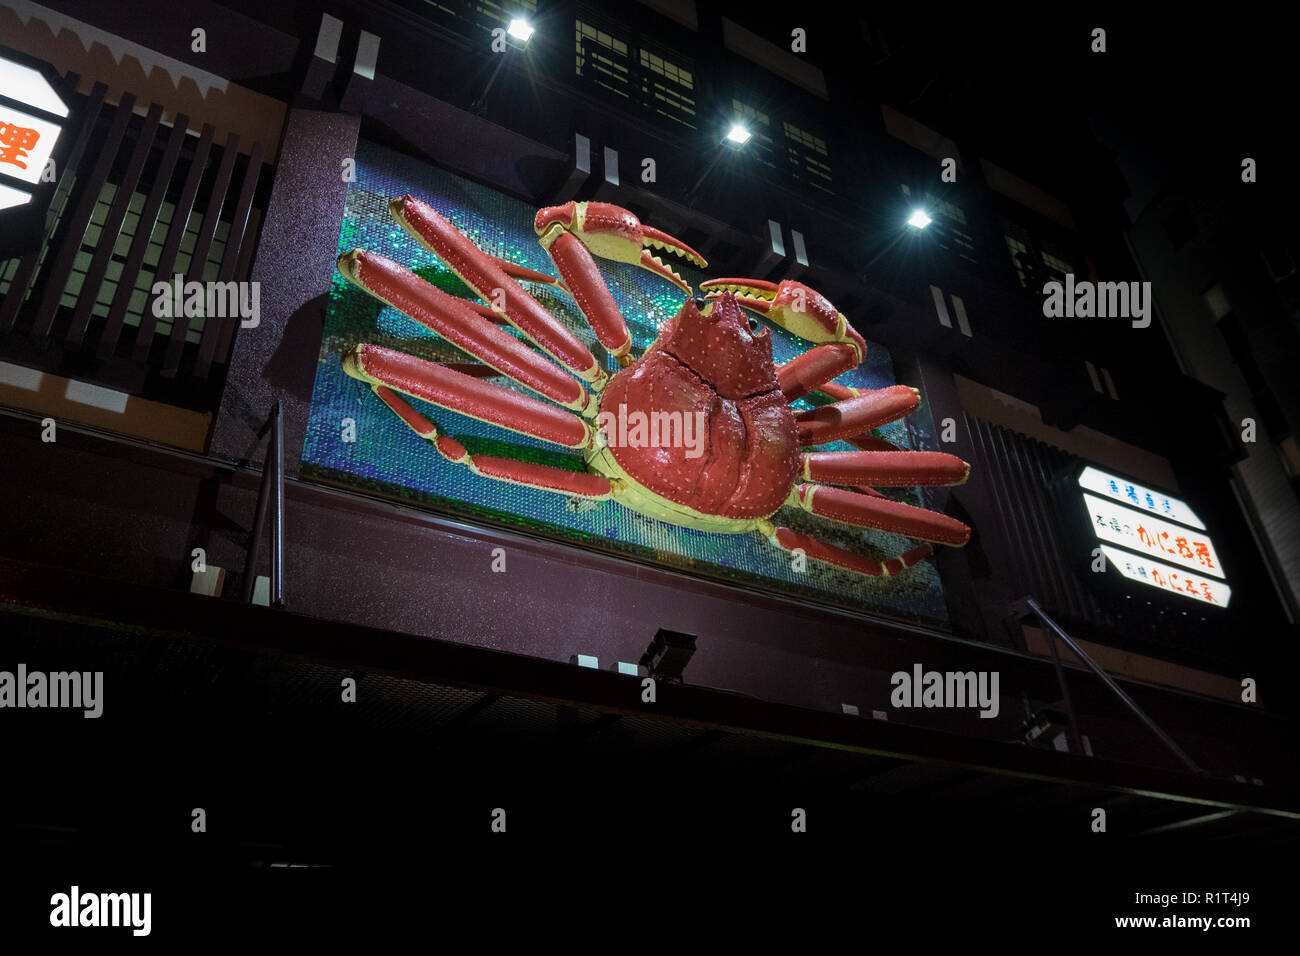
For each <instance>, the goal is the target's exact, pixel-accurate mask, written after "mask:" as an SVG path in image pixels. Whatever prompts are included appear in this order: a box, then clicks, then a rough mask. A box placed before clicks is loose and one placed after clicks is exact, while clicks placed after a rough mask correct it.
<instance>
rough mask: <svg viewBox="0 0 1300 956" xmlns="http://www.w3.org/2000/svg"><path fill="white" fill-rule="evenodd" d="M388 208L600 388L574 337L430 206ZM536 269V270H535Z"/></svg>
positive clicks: (600, 376) (409, 202)
mask: <svg viewBox="0 0 1300 956" xmlns="http://www.w3.org/2000/svg"><path fill="white" fill-rule="evenodd" d="M388 208H389V211H390V212H391V213H392V215H393V218H394V219H395V220H397V223H398V225H400V226H401V227H402V228H403V229H405V230H406V232H407V233H409V234H410V236H411V237H412V238H413V239H415V241H416V242H418V243H419V244H420V245H421V246H422V247H423V248H424V249H426V250H427V251H429V252H431V253H433V254H434V255H435V256H437V257H438V258H439V259H441V260H442V262H443V264H444V265H445V266H446V267H447V268H448V269H450V270H451V271H452V272H454V273H455V274H456V275H458V276H459V277H460V278H461V279H462V280H463V281H464V283H465V284H466V285H468V286H469V287H470V288H471V289H473V290H474V292H475V293H476V294H477V295H478V296H479V298H481V299H483V300H484V301H487V302H490V303H491V304H492V308H493V309H494V310H495V311H499V312H501V313H502V314H503V315H505V317H506V321H508V322H509V323H510V324H511V325H513V326H514V327H515V328H516V329H518V330H519V331H520V332H522V333H523V334H524V335H525V336H527V337H528V339H529V340H530V341H532V342H533V343H535V344H536V345H537V347H538V348H540V349H541V350H542V351H543V352H545V353H546V354H547V355H549V356H551V358H553V359H555V360H556V361H557V362H559V363H560V364H561V365H563V366H564V367H565V368H567V369H568V370H569V371H571V372H572V373H573V374H575V375H577V376H578V378H580V379H582V380H583V381H584V382H590V383H591V385H592V387H593V388H596V389H597V390H599V389H600V388H602V387H603V386H604V384H605V381H606V378H607V376H606V374H605V370H604V369H603V368H601V366H600V363H599V362H597V361H596V358H595V356H593V355H592V354H591V352H590V351H589V350H588V349H587V347H586V346H585V345H583V344H582V342H580V341H579V340H578V337H577V336H576V335H574V334H573V333H572V332H570V331H569V330H568V329H567V328H565V327H564V326H563V325H562V324H561V323H560V321H559V320H558V319H556V318H555V317H554V316H553V315H551V314H550V313H549V312H547V311H546V310H545V309H544V308H542V306H541V304H540V303H539V302H538V301H537V300H536V299H534V298H533V297H532V296H531V295H529V294H528V293H527V292H525V291H524V290H523V289H522V288H521V287H520V286H519V284H518V283H516V282H515V281H514V280H513V279H512V278H510V276H508V275H506V273H505V270H504V269H502V268H501V266H500V265H499V264H498V260H496V259H494V258H493V257H492V256H489V255H488V254H487V253H485V252H484V251H483V250H482V249H480V248H479V247H478V246H476V245H474V243H472V242H470V241H469V239H467V238H466V237H465V236H464V235H463V234H462V233H461V232H460V231H459V230H458V229H457V228H456V227H455V226H453V225H452V224H451V223H449V222H448V221H447V220H446V219H444V218H443V217H442V216H440V215H439V214H438V213H437V212H436V211H435V210H434V209H433V207H431V206H429V205H428V204H427V203H423V202H420V200H418V199H416V198H415V197H414V196H405V197H403V198H402V199H394V200H392V201H391V202H390V203H389V204H388ZM539 274H540V273H539Z"/></svg>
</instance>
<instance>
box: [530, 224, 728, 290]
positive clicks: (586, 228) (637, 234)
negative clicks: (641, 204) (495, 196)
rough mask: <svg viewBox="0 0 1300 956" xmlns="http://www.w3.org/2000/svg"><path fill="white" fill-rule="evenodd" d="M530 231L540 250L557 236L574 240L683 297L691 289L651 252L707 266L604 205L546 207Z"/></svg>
mask: <svg viewBox="0 0 1300 956" xmlns="http://www.w3.org/2000/svg"><path fill="white" fill-rule="evenodd" d="M533 228H534V229H535V230H536V231H537V235H538V237H539V238H540V240H541V243H542V245H543V246H545V247H547V248H548V249H549V248H550V245H551V243H553V242H554V241H555V238H556V236H557V235H558V234H559V233H560V232H567V233H569V234H570V235H572V236H573V237H574V238H576V239H578V240H579V241H580V242H581V243H582V244H583V245H584V246H586V247H587V251H589V252H590V253H591V254H592V255H594V256H599V257H600V258H602V259H610V260H612V261H614V262H628V263H631V264H632V265H636V266H640V267H641V268H643V269H648V270H649V271H651V272H653V273H655V274H656V275H660V276H663V277H664V278H665V279H667V280H668V281H669V282H671V283H673V284H674V285H676V286H677V287H678V288H680V289H681V290H682V291H683V292H685V293H686V294H687V295H691V287H690V286H689V285H688V284H687V282H686V280H685V279H683V278H682V277H681V276H679V275H678V274H677V273H676V272H674V271H673V269H672V267H671V266H668V265H666V264H665V263H664V262H663V260H662V259H660V258H659V257H658V256H656V255H655V254H654V253H652V252H651V251H650V250H651V249H663V250H666V251H667V252H671V253H673V254H674V255H677V256H680V257H681V258H683V259H685V260H686V261H688V262H690V263H691V264H693V265H696V266H698V267H699V268H701V269H703V268H705V267H706V266H707V265H708V263H707V262H705V261H704V257H703V256H701V255H700V254H699V253H698V252H696V251H695V250H694V249H692V248H691V247H690V246H688V245H686V243H684V242H681V241H680V240H677V239H674V238H673V237H672V236H670V235H668V233H666V232H661V231H659V230H658V229H655V228H654V227H653V226H645V225H642V224H641V220H639V219H637V217H636V216H634V215H632V213H630V212H628V211H627V210H626V209H624V208H622V207H621V206H615V205H612V204H611V203H607V202H566V203H565V204H564V205H563V206H547V207H546V208H545V209H542V210H541V211H539V212H538V213H537V218H536V220H534V222H533Z"/></svg>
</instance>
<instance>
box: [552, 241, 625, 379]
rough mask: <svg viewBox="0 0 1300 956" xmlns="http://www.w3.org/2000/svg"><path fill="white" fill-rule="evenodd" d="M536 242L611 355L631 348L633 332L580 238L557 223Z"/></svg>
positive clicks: (617, 355)
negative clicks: (545, 252) (629, 329)
mask: <svg viewBox="0 0 1300 956" xmlns="http://www.w3.org/2000/svg"><path fill="white" fill-rule="evenodd" d="M538 241H539V242H541V244H542V248H543V249H545V250H546V251H547V252H548V253H549V254H550V256H551V259H552V261H554V263H555V266H556V268H557V269H559V270H560V275H561V276H562V277H563V279H564V283H565V286H566V287H567V288H568V289H569V292H570V294H572V296H573V299H574V301H575V302H577V303H578V308H580V309H581V310H582V314H583V315H585V316H586V317H587V322H588V323H589V324H590V325H591V329H592V331H593V332H595V333H596V338H597V339H598V340H599V341H600V344H601V345H603V346H605V348H606V349H607V350H608V351H609V354H610V355H612V356H614V358H616V359H620V360H621V359H622V358H623V357H624V356H625V355H627V354H628V353H629V352H630V351H631V350H632V334H631V333H630V332H628V330H627V322H625V321H624V320H623V313H622V312H620V311H619V310H618V306H617V305H616V304H615V303H614V296H613V295H612V294H611V293H610V291H609V286H608V285H606V284H605V280H604V279H603V278H601V275H600V270H599V269H597V268H596V260H594V259H593V258H592V257H591V253H590V252H588V251H587V248H586V246H584V245H583V244H582V242H581V240H579V239H577V238H576V237H575V236H574V235H573V234H572V233H570V232H565V231H564V229H563V228H562V227H561V226H559V225H558V224H556V225H553V226H551V227H549V228H548V229H547V230H546V232H544V233H543V234H542V235H541V237H540V239H539V240H538Z"/></svg>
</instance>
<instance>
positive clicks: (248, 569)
mask: <svg viewBox="0 0 1300 956" xmlns="http://www.w3.org/2000/svg"><path fill="white" fill-rule="evenodd" d="M272 441H274V439H272ZM270 503H271V454H270V445H269V444H268V446H267V455H266V459H265V461H264V462H263V463H262V480H261V482H259V483H258V486H257V510H256V511H254V512H253V537H252V539H251V540H250V541H249V542H248V559H247V561H245V563H244V603H245V604H251V603H253V588H254V586H255V585H256V584H257V559H258V558H259V557H261V552H262V536H263V535H264V534H265V532H266V513H267V511H268V505H270Z"/></svg>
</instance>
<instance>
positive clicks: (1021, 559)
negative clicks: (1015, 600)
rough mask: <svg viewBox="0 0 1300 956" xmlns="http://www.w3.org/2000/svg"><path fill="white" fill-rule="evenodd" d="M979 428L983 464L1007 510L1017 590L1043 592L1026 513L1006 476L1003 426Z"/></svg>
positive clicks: (1008, 531)
mask: <svg viewBox="0 0 1300 956" xmlns="http://www.w3.org/2000/svg"><path fill="white" fill-rule="evenodd" d="M980 430H981V431H982V432H983V437H984V447H985V462H984V467H986V468H988V469H989V472H990V473H991V474H992V475H994V481H996V482H997V485H998V491H997V494H998V497H999V498H1000V499H1001V502H1002V507H1003V508H1004V509H1005V512H1004V520H1005V522H1006V529H1007V536H1008V537H1010V538H1011V542H1012V545H1013V547H1014V550H1015V553H1016V558H1017V564H1018V565H1019V568H1018V580H1017V582H1016V586H1017V589H1018V590H1022V591H1024V592H1026V593H1033V592H1037V593H1038V595H1039V596H1041V594H1042V588H1041V587H1040V584H1039V580H1038V575H1037V572H1036V570H1035V568H1034V556H1033V554H1032V553H1031V551H1030V549H1029V529H1028V528H1027V527H1026V526H1025V522H1024V515H1023V513H1022V512H1021V510H1020V509H1019V508H1018V507H1017V506H1016V501H1015V492H1014V491H1013V490H1012V486H1011V481H1010V480H1009V479H1008V477H1007V467H1008V466H1007V461H1006V452H1005V451H1004V450H1003V448H1002V444H1001V440H1000V439H1001V434H1000V433H1001V429H1000V428H998V426H996V425H991V424H989V423H988V422H983V421H982V422H980Z"/></svg>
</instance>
